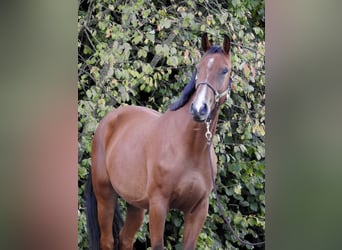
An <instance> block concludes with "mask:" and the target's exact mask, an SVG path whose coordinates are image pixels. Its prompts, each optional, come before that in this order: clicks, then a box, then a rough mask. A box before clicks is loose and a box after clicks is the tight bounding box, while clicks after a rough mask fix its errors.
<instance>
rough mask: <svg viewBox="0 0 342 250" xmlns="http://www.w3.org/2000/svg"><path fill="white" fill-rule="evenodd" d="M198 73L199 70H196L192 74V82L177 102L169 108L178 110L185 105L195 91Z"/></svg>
mask: <svg viewBox="0 0 342 250" xmlns="http://www.w3.org/2000/svg"><path fill="white" fill-rule="evenodd" d="M196 74H197V71H196V70H195V72H194V73H193V74H192V77H191V79H190V82H189V83H188V84H187V85H186V86H185V88H184V89H183V91H182V94H181V97H180V98H179V99H178V100H177V101H176V102H174V103H172V104H171V105H170V107H169V109H170V110H171V111H176V110H177V109H179V108H181V107H183V106H184V105H185V104H186V103H187V102H188V100H189V99H190V97H191V96H192V94H193V93H194V92H195V89H196Z"/></svg>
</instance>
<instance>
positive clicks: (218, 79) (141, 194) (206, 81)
mask: <svg viewBox="0 0 342 250" xmlns="http://www.w3.org/2000/svg"><path fill="white" fill-rule="evenodd" d="M202 49H203V51H204V52H205V53H204V55H203V56H202V58H201V59H200V61H199V63H198V64H197V65H196V70H195V72H194V73H193V75H192V77H191V80H190V82H189V83H188V84H187V85H186V87H185V88H184V90H183V91H182V93H181V96H180V98H179V99H178V101H176V102H175V103H173V104H172V105H171V106H170V107H169V109H168V110H167V111H166V112H165V113H163V114H161V113H158V112H156V111H154V110H151V109H148V108H145V107H139V106H124V107H120V108H118V109H116V110H114V111H112V112H110V113H108V114H107V115H106V116H105V117H104V118H103V119H102V120H101V121H100V123H99V125H98V127H97V129H96V131H95V134H94V138H93V142H92V158H91V164H92V165H91V174H90V175H89V179H88V190H87V197H86V199H87V220H88V228H89V231H90V245H91V248H92V249H99V248H100V249H103V250H105V249H113V248H114V238H113V220H114V222H115V220H116V217H115V218H114V214H116V212H117V211H116V212H115V210H117V207H118V206H116V205H117V198H118V197H121V198H122V199H123V200H125V201H126V204H127V213H126V219H125V223H124V225H123V227H122V228H121V230H120V233H119V242H115V243H116V244H118V245H119V249H120V250H125V249H132V248H133V244H134V236H135V233H136V232H137V230H138V229H139V227H140V226H141V224H142V223H143V220H144V214H145V210H148V212H149V233H150V240H151V248H152V249H153V250H161V249H164V242H163V236H164V227H165V219H166V216H167V213H168V211H169V209H179V210H181V211H182V212H183V214H184V236H183V249H185V250H192V249H195V247H196V242H197V238H198V236H199V234H200V232H201V230H202V227H203V225H204V222H205V219H206V217H207V214H208V207H209V194H210V192H211V190H212V187H213V184H212V181H211V174H210V167H209V160H208V157H207V154H206V152H207V150H208V148H207V147H210V150H211V154H212V155H213V157H212V165H213V172H214V176H216V162H217V157H216V155H215V152H214V148H213V146H212V145H211V144H207V139H206V138H205V133H206V132H210V133H212V134H214V133H215V130H216V124H217V120H218V113H219V112H218V110H219V106H220V105H221V104H222V103H223V102H224V101H225V98H226V94H227V92H228V89H229V86H230V74H231V68H232V67H231V60H230V39H229V38H228V36H225V37H224V41H223V45H222V46H211V44H210V42H209V40H208V36H207V34H206V33H205V34H203V36H202ZM208 120H210V124H211V126H210V131H209V130H208V131H207V130H206V126H205V122H206V121H208ZM115 241H116V240H115Z"/></svg>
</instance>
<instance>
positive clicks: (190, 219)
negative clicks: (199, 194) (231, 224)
mask: <svg viewBox="0 0 342 250" xmlns="http://www.w3.org/2000/svg"><path fill="white" fill-rule="evenodd" d="M208 207H209V201H208V199H206V200H203V201H202V203H200V204H199V205H198V207H196V209H195V211H189V212H186V213H184V236H183V249H184V250H194V249H195V248H196V242H197V238H198V236H199V234H200V232H201V230H202V227H203V225H204V222H205V219H206V218H207V215H208Z"/></svg>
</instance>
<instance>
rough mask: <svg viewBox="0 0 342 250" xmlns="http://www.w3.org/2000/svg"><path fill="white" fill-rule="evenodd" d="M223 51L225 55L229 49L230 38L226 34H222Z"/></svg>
mask: <svg viewBox="0 0 342 250" xmlns="http://www.w3.org/2000/svg"><path fill="white" fill-rule="evenodd" d="M223 51H224V53H226V54H227V55H228V54H229V51H230V38H229V37H228V36H227V35H224V40H223Z"/></svg>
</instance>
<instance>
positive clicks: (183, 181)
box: [170, 174, 210, 210]
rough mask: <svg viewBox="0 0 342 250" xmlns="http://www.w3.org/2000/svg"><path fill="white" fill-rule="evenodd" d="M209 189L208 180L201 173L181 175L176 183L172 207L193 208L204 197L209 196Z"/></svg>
mask: <svg viewBox="0 0 342 250" xmlns="http://www.w3.org/2000/svg"><path fill="white" fill-rule="evenodd" d="M209 190H210V187H209V186H208V184H207V181H205V179H204V178H203V177H202V176H201V175H199V174H192V175H191V176H184V177H181V178H180V179H179V181H177V182H176V183H175V189H174V192H173V194H172V196H171V197H172V198H171V201H170V207H171V208H178V209H181V210H189V209H190V210H193V209H194V208H195V207H196V206H197V205H198V204H199V203H200V202H201V201H202V200H203V199H205V198H207V196H208V194H209Z"/></svg>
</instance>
